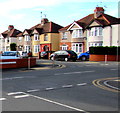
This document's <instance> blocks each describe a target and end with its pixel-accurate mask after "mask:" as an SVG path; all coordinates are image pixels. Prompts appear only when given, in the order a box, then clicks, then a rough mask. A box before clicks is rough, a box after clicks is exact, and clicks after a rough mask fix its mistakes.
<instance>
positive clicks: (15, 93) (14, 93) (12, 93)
mask: <svg viewBox="0 0 120 113" xmlns="http://www.w3.org/2000/svg"><path fill="white" fill-rule="evenodd" d="M17 94H23V92H11V93H8V94H7V95H17Z"/></svg>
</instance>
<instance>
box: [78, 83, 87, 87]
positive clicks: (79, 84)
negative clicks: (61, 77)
mask: <svg viewBox="0 0 120 113" xmlns="http://www.w3.org/2000/svg"><path fill="white" fill-rule="evenodd" d="M83 85H87V83H81V84H77V86H83Z"/></svg>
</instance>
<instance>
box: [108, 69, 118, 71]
mask: <svg viewBox="0 0 120 113" xmlns="http://www.w3.org/2000/svg"><path fill="white" fill-rule="evenodd" d="M110 70H112V71H116V70H118V69H110Z"/></svg>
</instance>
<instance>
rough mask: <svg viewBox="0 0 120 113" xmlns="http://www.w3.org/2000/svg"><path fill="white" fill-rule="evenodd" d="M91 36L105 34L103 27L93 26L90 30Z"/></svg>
mask: <svg viewBox="0 0 120 113" xmlns="http://www.w3.org/2000/svg"><path fill="white" fill-rule="evenodd" d="M89 36H103V28H102V27H93V28H91V30H90V31H89Z"/></svg>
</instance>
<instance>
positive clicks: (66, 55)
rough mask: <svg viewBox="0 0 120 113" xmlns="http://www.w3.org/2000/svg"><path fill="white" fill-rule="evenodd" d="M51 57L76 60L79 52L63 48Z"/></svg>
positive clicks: (52, 58)
mask: <svg viewBox="0 0 120 113" xmlns="http://www.w3.org/2000/svg"><path fill="white" fill-rule="evenodd" d="M50 59H51V60H64V61H68V60H72V61H76V60H77V54H76V53H75V52H74V51H72V50H61V51H56V52H54V53H53V54H51V55H50Z"/></svg>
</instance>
